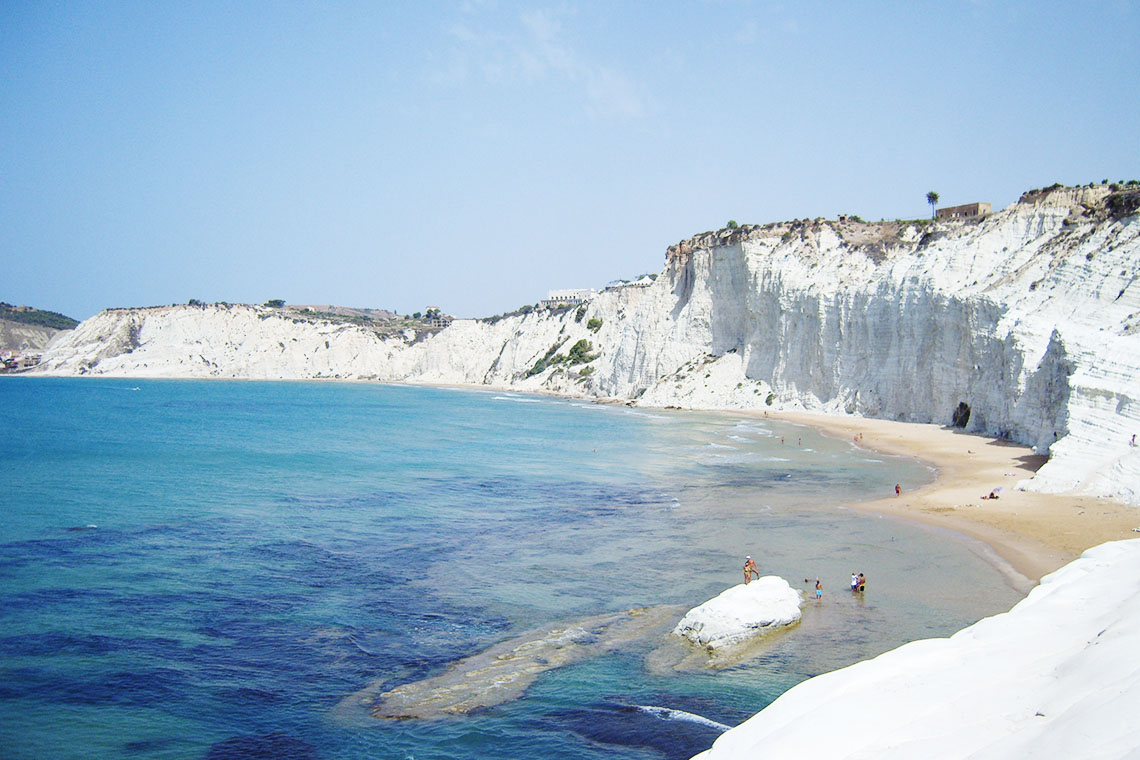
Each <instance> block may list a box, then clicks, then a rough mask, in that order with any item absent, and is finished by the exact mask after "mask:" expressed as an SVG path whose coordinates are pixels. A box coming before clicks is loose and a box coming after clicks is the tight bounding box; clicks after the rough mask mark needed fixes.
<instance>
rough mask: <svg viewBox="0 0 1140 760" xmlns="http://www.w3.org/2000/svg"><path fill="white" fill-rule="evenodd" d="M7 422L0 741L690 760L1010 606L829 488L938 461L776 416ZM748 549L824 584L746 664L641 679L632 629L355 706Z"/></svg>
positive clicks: (349, 414) (20, 398)
mask: <svg viewBox="0 0 1140 760" xmlns="http://www.w3.org/2000/svg"><path fill="white" fill-rule="evenodd" d="M0 423H2V425H3V430H4V431H5V434H4V436H3V437H2V438H3V439H2V441H0V474H2V475H3V481H4V483H5V485H6V494H5V497H4V502H3V509H2V512H0V529H2V530H0V542H2V543H0V742H2V746H3V747H4V748H5V749H4V755H5V756H6V757H12V758H43V757H53V758H81V757H94V756H101V757H127V758H205V757H209V758H233V757H242V758H262V757H264V758H270V757H294V758H310V757H311V758H416V759H417V760H427V759H429V758H457V757H462V758H501V757H544V758H591V757H599V758H601V757H607V758H614V757H617V758H662V757H665V758H687V757H689V756H690V755H692V754H693V753H695V752H698V751H700V750H701V749H703V748H705V747H707V746H708V744H709V743H711V741H712V740H713V739H714V738H715V737H716V735H717V734H718V732H719V730H720V729H719V728H717V727H716V726H715V725H710V724H709V722H714V723H720V724H730V725H731V724H735V723H737V722H739V721H740V720H742V719H743V718H745V717H747V716H749V715H751V714H752V713H754V712H756V711H757V710H758V709H760V708H761V707H763V706H764V705H765V704H767V703H768V702H769V701H771V700H772V699H773V698H775V697H776V696H778V695H779V694H780V693H781V692H783V691H784V690H786V689H787V688H789V687H790V686H792V685H794V684H795V683H797V682H799V681H800V680H803V679H804V678H806V677H808V676H810V675H814V674H816V673H819V672H823V671H825V670H829V669H833V668H835V667H841V666H843V665H845V664H849V663H851V662H853V661H855V660H858V659H861V658H865V657H867V656H870V655H873V654H877V653H879V652H882V651H885V650H887V649H890V648H892V647H895V646H897V645H899V644H900V643H903V642H904V641H908V640H911V639H914V638H921V637H927V636H936V635H946V634H949V633H951V632H953V631H954V630H957V629H959V628H961V627H963V626H965V625H967V624H969V623H971V622H973V621H975V620H977V619H978V618H980V617H982V616H984V615H987V614H992V613H994V612H998V611H1002V610H1004V609H1007V608H1008V607H1009V606H1010V605H1011V604H1012V603H1013V602H1014V601H1015V600H1016V599H1017V598H1018V595H1017V594H1016V593H1015V592H1014V591H1013V590H1012V589H1010V588H1008V587H1007V586H1006V585H1005V584H1004V583H1003V581H1002V579H1001V576H1000V575H999V573H998V572H997V571H996V570H994V569H993V568H991V567H990V566H989V565H987V564H986V563H985V562H984V561H983V560H982V559H981V558H980V557H979V556H978V555H976V554H975V553H974V552H973V551H972V550H971V548H970V547H969V545H968V544H966V543H964V542H962V541H960V540H957V539H955V538H953V537H951V536H948V535H946V534H942V533H937V532H933V531H930V530H927V529H923V528H920V527H916V526H913V525H910V524H907V523H902V522H898V521H894V520H890V519H885V518H875V517H867V516H865V515H860V514H856V513H854V512H851V511H848V510H846V509H844V508H843V507H842V505H843V504H844V503H849V502H851V501H855V500H860V499H868V498H874V497H876V496H878V495H880V494H885V493H889V492H890V490H891V489H892V488H893V486H894V484H895V483H896V482H899V483H902V484H903V487H904V488H909V487H913V486H915V485H917V484H919V483H922V482H925V481H927V480H929V478H930V473H929V472H928V471H927V470H926V469H925V468H924V467H922V466H920V465H919V464H917V463H914V462H911V461H909V460H905V459H897V458H890V457H882V456H876V455H872V454H869V453H867V452H866V451H863V450H859V449H856V448H854V447H853V446H851V445H850V443H848V442H845V441H836V440H833V439H829V438H825V437H823V436H821V435H819V434H817V433H815V432H814V431H811V430H809V429H806V428H802V427H796V426H791V425H787V424H776V423H774V422H769V421H767V420H765V419H763V418H755V417H752V418H749V417H743V416H739V415H702V414H694V413H680V412H664V411H662V412H657V411H651V412H649V411H644V410H634V409H629V408H626V407H621V406H602V405H594V404H586V403H581V402H574V401H566V400H558V399H552V398H539V397H528V396H521V395H515V394H508V393H498V392H483V391H459V390H446V389H432V388H412V387H393V386H378V385H369V384H333V383H270V382H256V383H255V382H217V381H212V382H183V381H150V380H148V381H142V380H90V379H32V378H12V379H6V380H4V381H3V382H0ZM781 437H782V438H783V442H782V443H781ZM745 554H752V555H753V556H754V557H756V558H757V560H758V562H759V565H760V568H761V570H762V571H763V572H764V573H773V574H777V575H781V576H783V577H785V578H788V579H789V580H790V581H792V582H793V583H794V584H795V583H798V582H801V581H803V580H804V579H806V578H811V579H812V580H814V578H815V577H816V576H819V577H820V578H822V579H823V581H824V584H825V595H824V599H823V602H822V603H819V604H817V603H815V602H814V601H811V602H809V603H807V604H806V605H805V617H804V621H803V623H802V624H801V625H800V626H799V627H798V628H796V629H794V630H793V631H791V632H789V633H786V634H782V635H780V636H777V637H775V638H774V639H773V640H772V642H771V646H770V647H768V648H767V649H766V650H765V651H764V652H763V653H762V654H760V656H759V657H758V658H757V659H755V660H753V661H751V662H749V663H747V664H746V665H742V666H739V667H736V668H731V669H728V670H721V671H715V672H711V671H710V672H697V673H672V672H670V673H661V672H656V671H653V670H650V669H648V668H647V667H646V654H647V653H648V652H649V651H650V650H652V649H653V648H655V647H656V646H658V645H659V644H660V642H659V641H656V640H654V641H643V642H638V643H635V644H633V645H630V646H627V647H623V648H622V649H620V650H619V651H617V652H614V653H612V654H607V655H603V656H601V657H597V658H595V659H592V660H589V661H586V662H582V663H579V664H575V665H571V666H568V667H565V668H562V669H559V670H555V671H551V672H548V673H546V674H544V675H543V676H542V677H540V679H539V680H538V681H537V683H536V684H535V685H534V686H533V687H532V688H531V689H530V690H529V691H528V692H527V693H526V695H525V696H524V697H523V698H522V699H520V700H517V701H514V702H510V703H507V704H504V705H501V706H498V707H493V708H489V709H487V710H484V711H481V712H478V713H476V714H473V715H470V716H467V717H463V718H456V719H446V720H435V721H399V722H383V721H378V720H375V719H372V718H369V717H367V715H366V713H365V712H364V711H363V710H355V711H354V710H351V709H347V710H346V709H345V703H346V702H345V700H346V697H349V695H352V694H353V693H355V692H357V691H359V690H361V689H365V688H367V687H369V686H371V685H378V684H383V685H385V686H386V687H388V688H390V687H391V686H395V685H397V684H399V683H403V682H407V681H411V680H415V679H418V678H423V677H426V676H429V675H432V674H434V673H437V672H439V671H440V670H441V669H442V668H443V667H444V666H445V664H446V663H448V662H450V661H453V660H455V659H458V658H461V657H465V656H467V655H470V654H474V653H476V652H478V651H480V650H482V649H485V648H487V647H488V646H490V645H491V644H494V643H495V642H498V641H501V640H503V639H506V638H509V637H511V636H514V635H518V634H519V633H522V632H524V631H526V630H528V629H530V628H533V627H536V626H539V625H542V624H545V623H549V622H552V621H560V620H572V619H574V618H577V617H582V616H586V615H591V614H595V613H599V612H608V611H614V610H621V609H625V608H628V607H634V606H642V605H655V604H663V603H668V604H680V605H684V606H686V607H690V606H694V605H696V604H699V603H700V602H703V601H705V600H706V599H708V598H710V597H712V596H714V595H716V594H717V593H719V592H720V591H722V590H723V589H725V588H726V587H727V586H729V585H731V584H734V583H737V582H739V580H740V575H739V566H740V564H741V560H742V557H743V556H744V555H745ZM852 571H862V572H865V573H866V574H867V575H868V578H869V582H868V590H867V593H866V595H865V597H862V598H855V597H852V595H851V594H850V593H849V592H847V591H846V584H847V578H848V577H849V575H850V573H851V572H852ZM804 589H805V591H806V590H807V586H806V585H805V586H804ZM348 703H349V704H351V700H348ZM646 706H649V707H663V708H668V709H670V710H674V711H683V712H685V713H690V714H692V715H694V716H703V718H705V719H707V721H708V722H705V721H701V720H698V719H696V718H689V717H686V716H685V715H682V714H680V713H676V712H665V711H657V710H654V711H647V710H645V709H642V708H643V707H646Z"/></svg>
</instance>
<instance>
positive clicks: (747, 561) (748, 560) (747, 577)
mask: <svg viewBox="0 0 1140 760" xmlns="http://www.w3.org/2000/svg"><path fill="white" fill-rule="evenodd" d="M753 573H755V574H756V577H757V578H759V577H760V570H759V568H757V567H756V562H755V560H753V559H752V557H745V558H744V585H745V586H747V585H748V584H749V583H751V582H752V575H753Z"/></svg>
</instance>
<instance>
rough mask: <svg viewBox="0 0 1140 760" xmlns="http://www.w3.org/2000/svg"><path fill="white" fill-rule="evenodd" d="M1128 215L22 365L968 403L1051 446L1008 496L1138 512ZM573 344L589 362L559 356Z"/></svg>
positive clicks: (258, 322) (763, 230) (982, 423)
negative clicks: (1024, 494)
mask: <svg viewBox="0 0 1140 760" xmlns="http://www.w3.org/2000/svg"><path fill="white" fill-rule="evenodd" d="M1138 206H1140V191H1136V190H1127V191H1123V192H1112V191H1110V190H1109V189H1108V188H1106V187H1090V188H1052V189H1049V190H1045V191H1037V192H1033V193H1029V194H1026V196H1024V197H1023V198H1022V200H1021V201H1020V202H1018V203H1016V204H1013V205H1012V206H1010V207H1009V208H1006V209H1004V210H1003V211H1001V212H998V213H996V214H993V215H991V216H988V217H985V218H982V219H979V220H963V221H938V222H929V223H921V224H920V223H904V224H896V223H877V224H863V223H860V222H853V221H842V222H833V221H823V220H816V221H810V220H804V221H795V222H785V223H777V224H769V225H764V226H745V227H741V228H739V229H732V230H721V231H719V232H713V233H705V234H703V235H699V236H697V237H694V238H692V239H690V240H686V241H683V242H682V243H679V244H678V245H676V246H673V247H671V248H670V249H669V251H668V252H667V256H666V265H665V268H664V270H663V271H662V273H661V274H660V275H659V276H658V277H657V279H656V280H655V281H653V282H652V283H645V282H641V283H638V284H636V285H629V286H625V287H617V288H609V289H607V290H605V291H603V292H601V293H599V294H598V295H596V296H595V297H593V298H592V299H591V300H590V301H589V302H588V303H586V304H584V305H583V307H582V308H580V309H579V308H570V309H564V310H561V311H548V310H536V311H534V312H532V313H530V314H525V315H521V314H520V315H513V316H507V317H503V318H500V319H497V320H457V321H456V322H454V323H453V324H452V325H451V326H450V327H447V328H446V329H443V330H441V331H439V332H438V333H431V334H425V333H419V334H416V333H413V332H411V331H408V332H406V333H402V334H401V333H396V334H392V335H381V334H379V333H377V332H374V331H372V330H370V329H368V328H366V327H360V326H356V325H349V324H334V323H323V322H320V321H310V320H303V319H296V318H295V317H290V316H289V314H288V313H287V312H280V311H278V310H272V309H266V308H262V307H249V306H207V307H198V306H181V307H165V308H158V309H128V310H114V311H106V312H103V313H101V314H98V315H96V316H95V317H93V318H91V319H89V320H87V321H86V322H84V323H83V324H81V325H80V326H79V327H77V328H76V329H75V330H74V331H73V332H71V333H69V334H67V335H66V336H63V337H62V338H61V339H60V340H58V341H56V342H55V343H53V345H51V346H49V348H48V349H47V351H46V352H45V355H44V360H43V364H42V365H41V368H40V369H39V371H40V372H43V373H47V374H97V375H118V376H155V377H158V376H162V377H251V378H289V379H299V378H318V377H333V378H353V379H375V380H384V381H399V382H412V383H448V384H450V383H471V384H485V385H496V386H508V387H513V388H516V389H519V390H535V391H537V390H545V391H553V392H557V393H563V394H570V395H580V396H586V397H595V398H616V399H623V400H631V401H633V402H634V403H637V404H641V405H651V406H679V407H687V408H705V409H740V408H757V409H767V408H772V409H775V410H779V409H787V408H793V409H810V410H817V411H827V412H834V413H847V414H859V415H865V416H873V417H881V418H886V419H894V420H904V421H913V422H938V423H944V424H950V423H951V421H952V420H953V418H954V415H955V411H956V410H959V409H962V410H965V409H966V408H967V407H968V411H969V416H968V420H967V419H963V418H961V417H960V418H959V419H960V421H961V422H963V423H964V427H965V429H966V430H968V431H971V432H977V433H981V434H988V435H997V436H1004V437H1007V438H1010V439H1012V440H1015V441H1019V442H1022V443H1026V444H1029V445H1032V446H1034V447H1035V448H1036V449H1037V450H1038V451H1039V452H1041V453H1048V454H1049V455H1050V460H1049V462H1048V464H1046V465H1045V466H1044V467H1043V468H1042V469H1041V470H1040V471H1039V472H1038V473H1037V474H1036V475H1035V477H1033V478H1032V479H1031V480H1029V481H1027V482H1026V483H1024V484H1022V485H1023V487H1026V488H1031V489H1037V490H1042V491H1054V492H1060V491H1076V492H1081V493H1085V494H1092V495H1103V496H1112V497H1115V498H1117V499H1120V500H1122V501H1125V502H1129V503H1133V504H1140V447H1132V446H1130V445H1129V440H1130V438H1131V436H1132V435H1133V434H1134V433H1140V287H1138V286H1137V284H1136V283H1137V278H1138V277H1140V215H1138V214H1137V207H1138ZM599 322H600V324H599ZM591 325H592V327H591ZM581 340H585V341H588V342H589V351H588V352H587V357H585V358H588V361H586V362H583V363H580V364H575V365H571V364H569V363H566V362H560V361H558V359H559V358H560V357H565V356H566V355H567V354H569V353H570V350H571V348H572V347H573V346H574V345H575V344H576V343H578V342H579V341H581ZM544 358H546V359H547V361H545V362H542V361H541V360H544ZM551 360H553V361H551ZM536 365H539V366H540V367H541V366H543V365H546V366H545V368H543V369H541V371H538V372H534V373H533V374H532V371H533V370H534V369H535V368H536ZM960 405H964V406H960Z"/></svg>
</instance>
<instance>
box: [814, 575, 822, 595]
mask: <svg viewBox="0 0 1140 760" xmlns="http://www.w3.org/2000/svg"><path fill="white" fill-rule="evenodd" d="M815 598H816V599H822V598H823V584H822V583H820V580H819V578H816V579H815Z"/></svg>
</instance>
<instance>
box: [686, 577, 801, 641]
mask: <svg viewBox="0 0 1140 760" xmlns="http://www.w3.org/2000/svg"><path fill="white" fill-rule="evenodd" d="M802 602H803V600H802V599H801V597H800V593H799V592H798V591H796V590H795V589H793V588H792V587H791V586H790V585H789V584H788V582H787V581H786V580H784V579H783V578H780V577H779V576H776V575H765V576H764V577H763V578H758V579H757V580H754V581H752V582H751V583H749V584H747V585H745V584H743V583H741V584H739V585H737V586H733V587H732V588H730V589H727V590H726V591H724V592H723V593H721V594H720V595H719V596H717V597H714V598H713V599H710V600H708V601H707V602H705V603H704V604H702V605H700V606H699V607H694V608H693V609H691V610H689V611H688V612H687V613H685V616H684V617H683V618H681V622H679V623H677V627H676V628H674V629H673V633H674V634H676V635H677V636H682V637H684V638H686V639H688V640H689V641H692V642H693V643H694V644H699V645H701V646H703V647H706V648H708V649H710V650H715V649H718V648H720V647H724V646H729V645H732V644H739V643H741V642H743V641H746V640H747V639H750V638H752V637H753V636H757V635H760V634H762V633H764V632H766V631H769V630H771V629H773V628H781V627H783V626H787V625H791V624H793V623H796V622H799V619H800V604H801V603H802Z"/></svg>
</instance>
